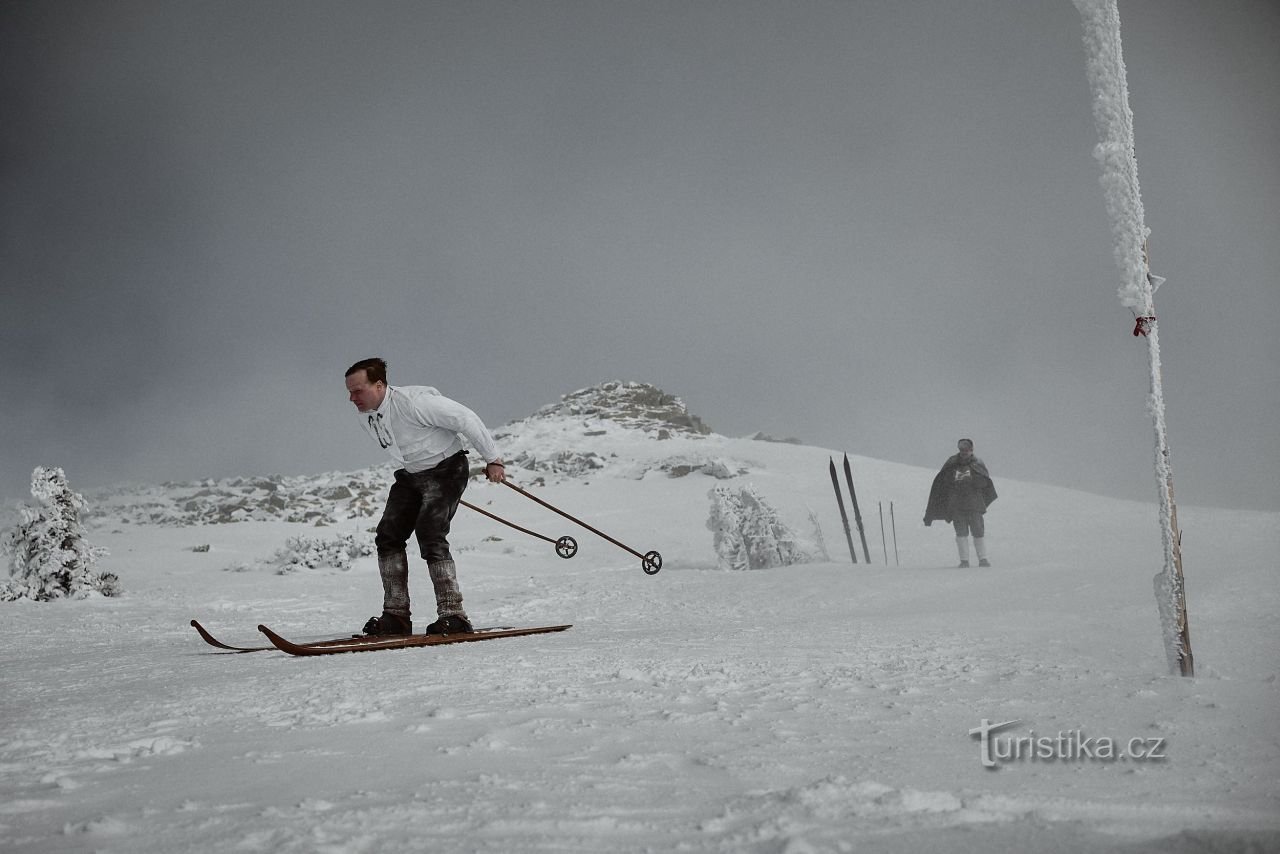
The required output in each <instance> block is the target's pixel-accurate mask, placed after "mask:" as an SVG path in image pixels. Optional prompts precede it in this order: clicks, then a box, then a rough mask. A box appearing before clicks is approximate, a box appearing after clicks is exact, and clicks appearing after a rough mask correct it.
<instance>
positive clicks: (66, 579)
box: [0, 466, 120, 602]
mask: <svg viewBox="0 0 1280 854" xmlns="http://www.w3.org/2000/svg"><path fill="white" fill-rule="evenodd" d="M31 495H32V497H33V498H35V499H36V501H37V502H38V506H36V507H24V508H22V521H21V522H20V523H19V524H18V526H17V527H16V528H14V529H13V530H12V531H10V532H9V533H8V535H7V536H6V537H5V538H4V543H3V546H4V551H5V553H6V554H7V555H9V574H10V576H11V577H10V579H9V580H8V581H7V582H6V583H4V584H3V585H0V600H4V601H12V600H15V599H34V600H36V601H38V602H47V601H50V600H52V599H62V598H75V599H82V598H85V597H86V596H89V595H92V594H93V593H95V592H96V593H100V594H102V595H103V596H115V595H117V594H118V593H119V592H120V580H119V579H118V578H117V577H116V576H115V575H114V574H112V573H109V572H106V573H100V574H99V573H95V572H94V571H93V567H94V564H96V563H97V561H98V559H99V558H100V557H102V556H103V555H105V554H106V553H107V551H106V549H103V548H99V547H97V546H92V545H90V544H89V543H88V541H87V540H86V539H85V533H86V532H85V529H84V526H83V525H82V524H81V522H80V511H81V510H82V509H83V508H84V506H85V502H84V498H83V497H82V496H81V495H79V494H78V493H76V492H73V491H72V490H71V487H70V485H69V484H68V483H67V476H66V475H65V474H64V473H63V471H62V469H60V468H45V467H44V466H38V467H37V468H36V470H35V471H33V472H32V473H31Z"/></svg>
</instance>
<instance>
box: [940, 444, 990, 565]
mask: <svg viewBox="0 0 1280 854" xmlns="http://www.w3.org/2000/svg"><path fill="white" fill-rule="evenodd" d="M956 448H957V450H958V451H959V453H957V454H955V455H954V456H952V457H951V459H949V460H947V461H946V462H945V463H943V464H942V470H941V471H939V472H938V474H937V476H936V477H934V479H933V487H932V488H931V489H930V490H929V505H928V506H927V507H926V508H925V511H924V523H925V525H932V524H933V521H934V520H935V519H941V520H942V521H944V522H950V523H951V524H952V525H954V526H955V529H956V549H957V550H958V551H959V552H960V566H962V567H965V566H968V565H969V535H970V534H972V535H973V549H974V551H975V552H977V555H978V566H991V562H990V561H988V560H987V540H986V524H985V523H984V521H983V517H984V514H985V513H986V512H987V508H988V507H989V506H991V502H993V501H995V500H996V488H995V486H994V485H993V484H992V483H991V473H990V472H989V471H987V464H986V463H984V462H983V461H982V460H980V459H978V458H977V457H975V456H974V455H973V440H972V439H961V440H960V441H959V442H957V443H956Z"/></svg>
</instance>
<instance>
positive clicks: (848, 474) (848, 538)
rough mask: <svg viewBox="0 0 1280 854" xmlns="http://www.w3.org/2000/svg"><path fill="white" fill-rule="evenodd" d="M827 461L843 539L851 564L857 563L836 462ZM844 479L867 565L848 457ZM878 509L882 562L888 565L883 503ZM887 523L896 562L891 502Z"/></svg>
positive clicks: (864, 541)
mask: <svg viewBox="0 0 1280 854" xmlns="http://www.w3.org/2000/svg"><path fill="white" fill-rule="evenodd" d="M827 461H828V462H829V463H830V464H831V485H832V486H833V487H835V490H836V503H837V504H839V505H840V521H841V522H842V523H843V524H844V538H845V540H846V541H847V542H848V543H849V555H850V556H851V557H852V558H853V562H854V563H857V562H858V550H857V549H856V548H854V546H853V533H852V532H851V531H850V530H849V514H848V513H845V511H844V495H843V494H841V492H840V478H839V477H838V476H837V475H836V461H835V460H834V459H832V458H830V457H828V458H827ZM844 479H845V481H846V482H847V483H848V484H849V498H850V500H851V501H852V502H853V519H854V524H856V525H857V526H858V539H859V540H861V541H862V556H863V557H864V558H866V561H867V563H871V552H870V551H868V549H867V532H866V530H865V529H864V528H863V527H862V511H861V510H860V509H859V508H858V492H857V490H855V489H854V488H853V470H852V469H851V468H850V467H849V455H848V454H845V455H844ZM879 508H880V545H881V547H882V548H883V549H884V562H885V564H886V565H888V563H889V545H888V542H887V541H886V540H885V536H884V502H883V501H881V502H879ZM889 521H890V523H891V524H892V526H893V560H894V563H895V564H896V563H897V562H898V523H897V521H896V520H895V519H894V518H893V502H892V501H890V502H889Z"/></svg>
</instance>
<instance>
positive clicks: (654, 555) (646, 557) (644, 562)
mask: <svg viewBox="0 0 1280 854" xmlns="http://www.w3.org/2000/svg"><path fill="white" fill-rule="evenodd" d="M502 482H503V483H504V484H505V485H507V486H509V487H511V488H512V489H514V490H515V491H516V492H518V493H520V494H521V495H523V496H524V497H525V498H528V499H529V500H530V501H536V502H537V503H539V504H541V505H542V506H543V507H545V508H547V509H548V510H550V511H552V512H553V513H559V514H560V515H561V516H563V517H564V518H566V519H568V520H569V521H570V522H573V523H575V524H578V525H581V526H582V527H584V528H586V529H587V530H588V531H590V532H591V533H593V534H595V535H596V536H597V537H600V538H601V539H602V540H608V541H609V542H611V543H613V544H614V545H615V546H617V547H618V548H620V549H622V550H623V551H626V552H630V553H631V554H633V555H635V556H636V557H638V558H640V568H641V569H643V570H644V571H645V574H646V575H656V574H657V573H658V570H660V569H662V555H660V554H658V552H656V551H651V552H648V553H646V554H640V552H638V551H636V550H635V549H633V548H631V546H629V545H627V544H626V543H620V542H618V541H617V540H615V539H614V538H613V537H611V536H609V535H608V534H606V533H604V532H603V531H600V530H597V529H596V528H593V527H591V526H590V525H588V524H587V523H586V522H584V521H582V520H581V519H578V518H576V517H574V516H571V515H569V514H568V513H566V512H564V511H563V510H561V509H560V508H559V507H556V506H555V505H553V504H549V503H547V502H546V501H543V500H542V499H541V498H539V497H538V496H536V495H534V494H533V493H531V492H526V491H525V490H523V489H521V488H520V487H518V486H516V485H515V484H514V483H512V482H511V481H509V480H504V481H502Z"/></svg>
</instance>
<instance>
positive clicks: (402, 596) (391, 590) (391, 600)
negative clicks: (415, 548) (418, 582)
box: [378, 552, 409, 620]
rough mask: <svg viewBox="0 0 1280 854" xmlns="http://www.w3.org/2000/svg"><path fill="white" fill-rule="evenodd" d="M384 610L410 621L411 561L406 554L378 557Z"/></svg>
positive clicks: (399, 553)
mask: <svg viewBox="0 0 1280 854" xmlns="http://www.w3.org/2000/svg"><path fill="white" fill-rule="evenodd" d="M378 574H379V575H381V576H382V610H383V611H386V612H387V613H388V614H395V615H396V616H397V617H403V618H404V619H406V620H408V619H409V559H408V558H407V557H406V556H405V553H404V552H396V553H394V554H387V555H378Z"/></svg>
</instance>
